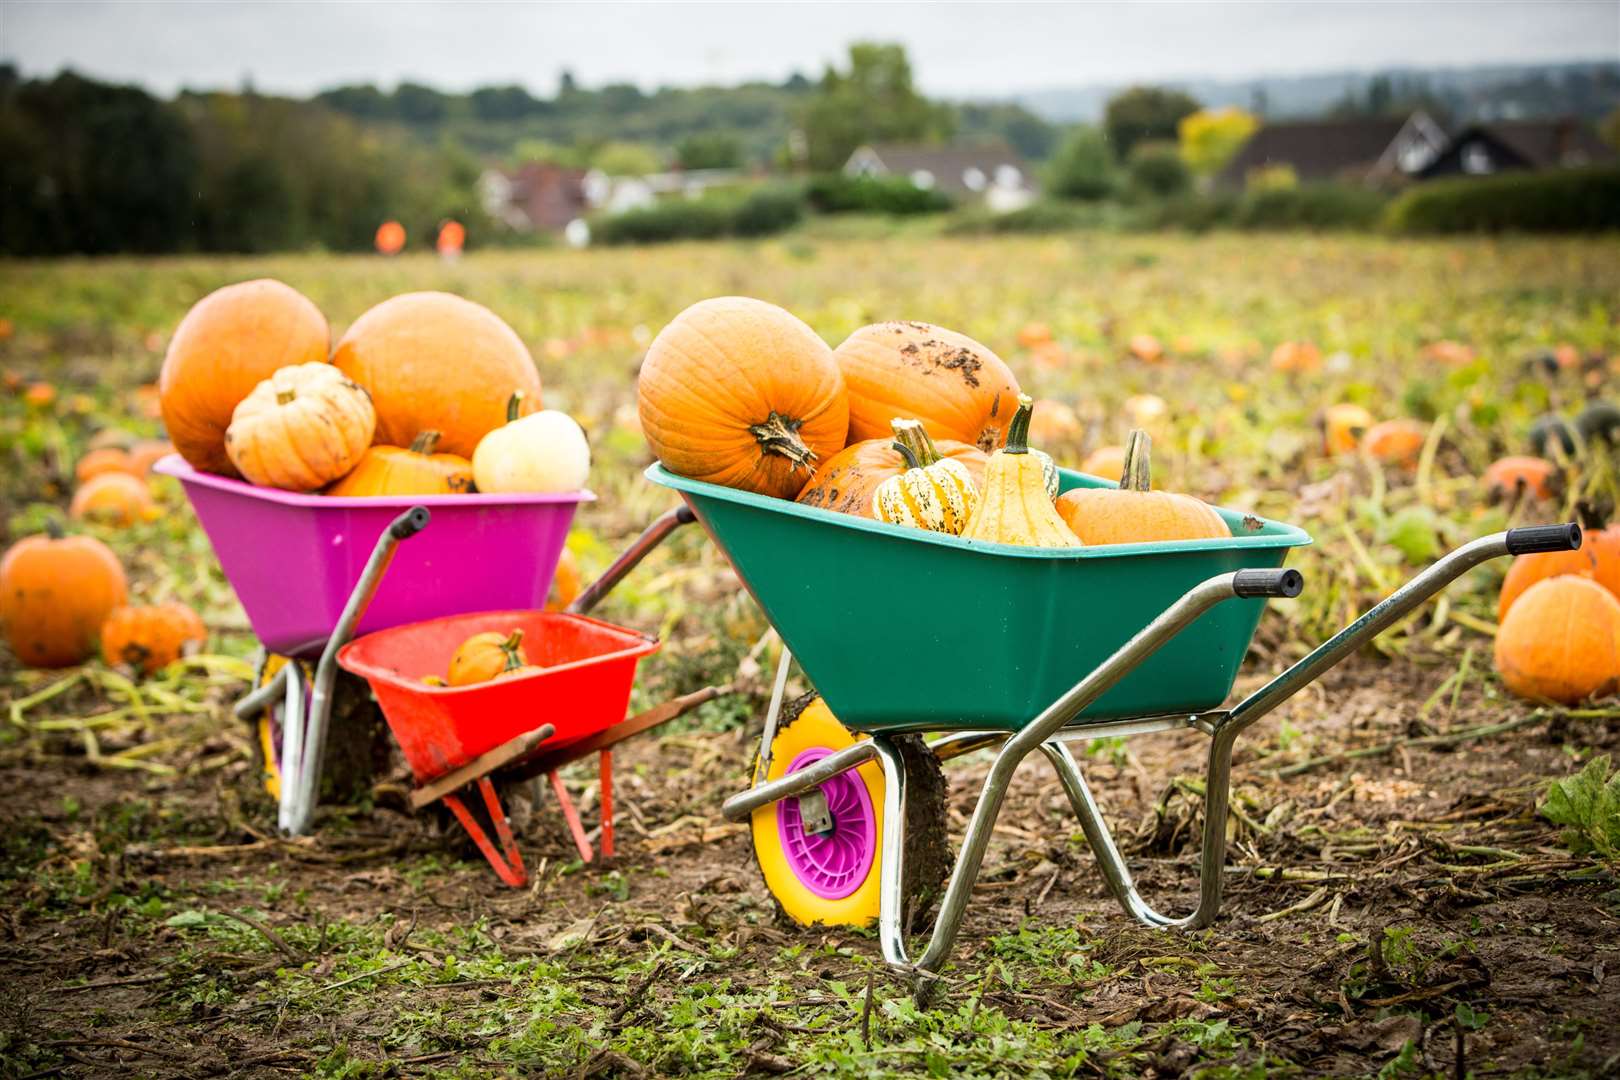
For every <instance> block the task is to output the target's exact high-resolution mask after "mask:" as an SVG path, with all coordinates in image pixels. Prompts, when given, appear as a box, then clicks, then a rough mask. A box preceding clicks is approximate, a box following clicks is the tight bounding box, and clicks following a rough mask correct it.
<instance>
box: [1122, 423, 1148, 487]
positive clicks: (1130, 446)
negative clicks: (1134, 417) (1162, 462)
mask: <svg viewBox="0 0 1620 1080" xmlns="http://www.w3.org/2000/svg"><path fill="white" fill-rule="evenodd" d="M1152 453H1153V439H1152V438H1151V437H1150V436H1149V435H1148V433H1147V432H1145V431H1143V430H1142V429H1141V428H1132V429H1131V433H1130V435H1129V436H1127V437H1126V439H1125V463H1124V466H1123V467H1122V468H1121V470H1120V478H1119V490H1121V491H1152V490H1153V464H1152V460H1151V455H1152Z"/></svg>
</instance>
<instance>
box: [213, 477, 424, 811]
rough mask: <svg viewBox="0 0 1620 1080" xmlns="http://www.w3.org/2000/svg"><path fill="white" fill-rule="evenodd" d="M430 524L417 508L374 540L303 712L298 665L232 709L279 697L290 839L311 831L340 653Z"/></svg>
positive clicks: (242, 712) (244, 710)
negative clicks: (400, 558)
mask: <svg viewBox="0 0 1620 1080" xmlns="http://www.w3.org/2000/svg"><path fill="white" fill-rule="evenodd" d="M428 521H429V515H428V511H427V508H426V507H423V506H416V507H412V508H411V509H409V510H407V511H405V512H404V513H403V514H401V515H399V517H397V518H395V519H394V520H393V522H392V523H391V524H389V526H388V528H386V529H384V530H383V531H382V535H381V536H379V537H377V543H376V546H375V547H373V548H372V549H371V557H370V558H369V559H367V560H366V565H365V569H364V570H362V571H361V572H360V579H359V580H358V581H356V582H355V585H354V590H353V591H352V592H350V593H349V599H348V602H347V603H346V604H344V605H343V613H342V614H341V615H340V616H339V617H338V622H337V625H336V626H334V627H333V628H332V634H331V636H330V637H329V638H327V641H326V647H325V648H324V649H322V650H321V658H320V660H319V661H317V663H316V665H315V677H314V681H313V684H312V686H311V688H310V691H309V704H308V708H307V709H306V708H305V701H304V698H305V695H304V687H303V685H302V684H303V675H302V673H301V671H300V670H299V666H298V664H297V663H296V662H289V663H287V664H285V665H284V666H283V667H282V668H281V670H280V671H278V672H277V673H276V675H275V677H274V678H273V679H271V680H270V682H268V683H266V684H265V685H264V686H261V687H259V688H258V689H257V690H254V691H253V692H252V693H250V694H248V695H247V696H246V697H244V698H242V699H241V700H240V701H238V702H237V703H236V705H235V706H234V707H233V711H234V712H235V713H236V715H237V716H238V717H241V718H243V719H247V718H249V717H251V716H253V715H255V714H256V713H257V712H258V711H259V710H260V709H264V708H268V707H269V706H270V704H271V702H273V701H274V700H275V699H276V698H277V697H278V696H283V697H284V701H285V710H284V712H283V715H282V764H281V769H282V784H281V806H280V809H279V814H278V819H277V823H278V824H279V825H280V827H281V828H282V829H283V830H284V831H285V832H287V833H288V834H289V835H292V836H299V835H301V834H303V833H304V832H305V831H307V830H308V829H309V826H310V822H311V821H312V820H313V819H314V816H315V804H316V802H317V800H318V799H319V796H320V779H321V756H322V754H323V753H324V751H325V749H326V724H327V720H328V719H330V717H331V708H332V690H333V685H334V683H335V682H336V680H337V672H338V668H337V654H338V650H339V649H341V648H342V647H343V646H344V645H346V644H348V642H349V639H350V638H351V637H353V636H354V628H355V626H356V625H357V624H358V623H359V622H360V619H361V616H363V615H364V614H365V612H366V608H367V606H369V605H370V603H371V598H372V597H373V596H375V595H376V593H377V586H378V585H380V584H381V583H382V578H383V574H385V573H386V572H387V570H388V564H389V562H390V561H391V560H392V559H393V557H394V548H395V547H396V545H398V543H399V542H400V541H401V540H406V539H409V538H410V537H412V536H415V535H416V534H417V533H419V532H421V531H422V529H424V528H425V527H426V526H427V524H428Z"/></svg>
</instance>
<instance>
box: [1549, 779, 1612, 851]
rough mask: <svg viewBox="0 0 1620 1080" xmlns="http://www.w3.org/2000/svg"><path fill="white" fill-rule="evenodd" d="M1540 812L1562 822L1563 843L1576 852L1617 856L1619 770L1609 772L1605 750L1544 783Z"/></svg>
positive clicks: (1559, 822) (1558, 822) (1555, 822)
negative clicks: (1579, 767)
mask: <svg viewBox="0 0 1620 1080" xmlns="http://www.w3.org/2000/svg"><path fill="white" fill-rule="evenodd" d="M1541 816H1542V817H1544V818H1546V819H1547V820H1548V821H1550V822H1552V823H1553V824H1554V825H1562V826H1564V846H1565V847H1567V848H1569V850H1570V851H1572V852H1574V853H1575V854H1577V855H1595V856H1597V857H1599V858H1602V859H1620V770H1616V771H1615V772H1614V773H1612V774H1611V773H1610V772H1609V757H1608V755H1607V754H1604V755H1602V756H1601V757H1595V758H1593V759H1592V760H1591V761H1589V762H1587V763H1586V768H1584V769H1582V770H1581V771H1580V772H1578V773H1576V774H1575V775H1574V776H1571V777H1568V778H1567V779H1564V780H1554V781H1553V782H1552V783H1551V784H1549V785H1548V787H1547V798H1546V799H1545V800H1544V801H1543V802H1542V804H1541Z"/></svg>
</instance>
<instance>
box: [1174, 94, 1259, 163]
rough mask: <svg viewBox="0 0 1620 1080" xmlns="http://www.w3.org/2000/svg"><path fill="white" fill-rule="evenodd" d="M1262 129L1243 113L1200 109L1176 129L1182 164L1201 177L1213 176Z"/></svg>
mask: <svg viewBox="0 0 1620 1080" xmlns="http://www.w3.org/2000/svg"><path fill="white" fill-rule="evenodd" d="M1259 128H1260V121H1259V119H1257V118H1256V117H1255V116H1254V115H1253V114H1252V113H1248V112H1244V111H1243V110H1242V109H1235V108H1225V109H1200V110H1198V111H1197V112H1195V113H1189V114H1187V115H1186V116H1184V117H1182V118H1181V122H1180V123H1179V124H1177V125H1176V135H1177V138H1178V140H1179V142H1180V145H1181V157H1182V160H1184V161H1186V163H1187V167H1188V168H1189V169H1191V170H1192V171H1193V172H1194V173H1196V174H1198V175H1199V176H1213V175H1214V174H1215V173H1218V172H1220V171H1221V169H1222V168H1223V167H1225V165H1226V163H1227V162H1228V161H1230V160H1232V155H1233V154H1235V153H1237V152H1238V151H1239V150H1240V149H1242V148H1243V144H1244V143H1246V142H1248V141H1249V137H1250V136H1251V135H1253V134H1254V133H1255V132H1256V131H1257V130H1259Z"/></svg>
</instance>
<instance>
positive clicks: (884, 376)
mask: <svg viewBox="0 0 1620 1080" xmlns="http://www.w3.org/2000/svg"><path fill="white" fill-rule="evenodd" d="M834 355H835V356H836V357H837V358H838V366H839V367H840V368H841V369H842V370H843V373H844V381H845V383H847V384H848V386H849V439H848V441H849V442H851V443H855V442H860V441H863V440H865V439H885V440H887V439H889V438H890V437H891V432H890V427H889V424H890V422H891V421H893V420H897V419H898V420H921V421H922V425H923V429H924V430H926V431H927V432H928V435H929V437H930V438H932V439H933V440H934V441H935V442H938V441H940V440H942V439H950V440H953V441H955V442H964V443H967V444H968V445H970V446H977V447H978V448H979V449H980V450H983V451H985V452H986V453H988V452H989V451H991V450H994V449H995V448H996V447H998V446H1000V445H1001V444H1002V442H1004V441H1005V440H1006V437H1007V426H1008V425H1009V424H1011V423H1012V418H1013V413H1015V412H1016V411H1017V410H1018V394H1019V390H1018V379H1017V377H1016V376H1014V375H1013V373H1012V369H1011V368H1009V367H1008V366H1007V365H1006V364H1005V363H1003V362H1002V359H1001V357H999V356H997V355H996V354H995V353H993V352H991V351H990V350H989V349H987V348H985V347H984V346H983V345H981V344H979V343H978V342H977V341H974V340H973V339H972V338H970V337H968V336H967V335H966V334H958V333H957V332H956V331H954V330H946V329H945V328H944V327H939V326H932V325H930V324H928V323H921V322H884V323H874V324H872V325H871V326H863V327H861V328H860V329H859V330H857V331H855V332H854V333H853V334H851V335H849V337H848V338H846V339H845V340H844V343H843V344H841V345H839V346H838V348H837V349H836V350H834Z"/></svg>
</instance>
